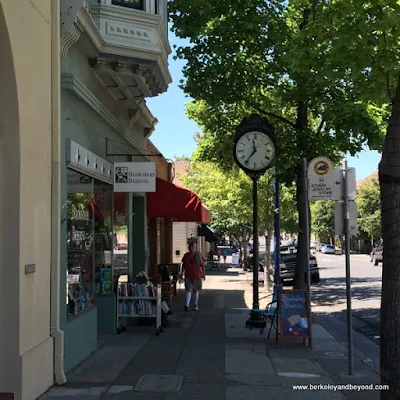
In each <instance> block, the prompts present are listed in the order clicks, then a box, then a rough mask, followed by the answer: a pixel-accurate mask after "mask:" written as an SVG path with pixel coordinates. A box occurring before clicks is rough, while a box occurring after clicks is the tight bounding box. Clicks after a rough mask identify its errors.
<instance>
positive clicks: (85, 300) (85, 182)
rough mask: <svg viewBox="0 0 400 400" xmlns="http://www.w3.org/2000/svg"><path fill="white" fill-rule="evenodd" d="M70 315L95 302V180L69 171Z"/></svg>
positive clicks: (68, 301) (68, 273)
mask: <svg viewBox="0 0 400 400" xmlns="http://www.w3.org/2000/svg"><path fill="white" fill-rule="evenodd" d="M67 192H68V197H67V205H68V210H67V259H68V265H67V271H66V273H67V288H66V289H67V315H68V318H71V317H73V316H75V315H77V314H79V313H80V312H82V311H85V310H86V309H88V308H90V307H91V306H92V305H93V303H94V290H93V284H94V262H93V261H94V260H93V239H94V220H93V216H94V213H93V205H94V203H93V179H91V178H89V177H87V176H86V175H83V174H80V173H78V172H75V171H72V170H68V177H67Z"/></svg>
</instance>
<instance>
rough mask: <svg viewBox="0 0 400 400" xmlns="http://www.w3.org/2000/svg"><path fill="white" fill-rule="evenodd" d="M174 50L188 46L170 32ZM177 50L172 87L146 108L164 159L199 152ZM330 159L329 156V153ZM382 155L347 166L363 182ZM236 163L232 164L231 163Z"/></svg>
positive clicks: (367, 153) (370, 153) (153, 138)
mask: <svg viewBox="0 0 400 400" xmlns="http://www.w3.org/2000/svg"><path fill="white" fill-rule="evenodd" d="M169 41H170V44H171V47H172V46H173V45H174V44H176V45H178V46H179V45H182V44H186V41H184V40H181V39H178V38H177V37H175V35H174V34H173V33H172V32H169ZM173 54H174V50H173V49H172V54H171V55H170V58H169V66H170V73H171V76H172V80H173V82H172V84H171V85H170V86H169V88H168V91H167V92H165V93H163V94H162V95H160V96H158V97H155V98H150V99H147V105H148V107H149V108H150V110H151V112H152V114H153V115H154V116H155V117H156V118H157V119H158V124H157V125H156V129H155V131H154V132H153V134H152V136H151V138H150V139H151V141H152V142H153V143H154V144H155V145H156V146H157V148H158V149H159V150H160V151H161V153H163V155H164V157H166V158H170V159H173V158H174V157H175V156H182V155H188V156H190V155H191V154H192V152H193V151H194V150H195V149H196V144H195V142H194V139H193V135H194V134H195V133H196V132H200V128H199V127H198V126H197V124H196V123H194V122H193V121H191V120H189V119H188V118H187V117H186V114H185V104H186V103H188V102H189V100H190V99H189V98H188V97H186V95H185V94H184V93H183V91H182V90H181V89H179V87H178V85H179V80H180V79H182V78H183V74H182V67H183V66H184V64H185V62H184V61H182V60H173V58H172V57H173ZM326 156H327V157H329V154H326ZM380 159H381V155H380V154H379V153H378V152H376V151H370V150H368V151H363V152H361V153H359V154H358V156H356V157H350V156H349V157H348V166H349V167H355V168H356V179H357V180H358V179H362V178H365V177H366V176H368V175H369V174H371V173H372V172H374V171H375V170H376V169H377V168H378V163H379V161H380ZM232 162H233V161H232Z"/></svg>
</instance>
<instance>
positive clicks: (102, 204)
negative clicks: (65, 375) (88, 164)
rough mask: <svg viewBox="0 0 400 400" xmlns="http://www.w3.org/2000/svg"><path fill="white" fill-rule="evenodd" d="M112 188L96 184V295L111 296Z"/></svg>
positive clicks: (103, 184) (97, 182) (96, 182)
mask: <svg viewBox="0 0 400 400" xmlns="http://www.w3.org/2000/svg"><path fill="white" fill-rule="evenodd" d="M112 201H113V190H112V186H110V185H107V184H105V183H103V182H100V181H97V180H95V182H94V210H93V211H94V226H95V230H94V231H95V244H94V246H95V293H96V294H110V293H112V292H113V285H112V256H113V228H112Z"/></svg>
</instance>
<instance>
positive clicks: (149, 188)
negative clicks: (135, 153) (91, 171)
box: [114, 161, 156, 193]
mask: <svg viewBox="0 0 400 400" xmlns="http://www.w3.org/2000/svg"><path fill="white" fill-rule="evenodd" d="M155 191H156V163H155V162H151V161H148V162H116V163H114V192H125V193H148V192H155Z"/></svg>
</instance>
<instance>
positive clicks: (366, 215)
mask: <svg viewBox="0 0 400 400" xmlns="http://www.w3.org/2000/svg"><path fill="white" fill-rule="evenodd" d="M356 203H357V209H358V227H359V230H360V233H363V234H364V235H365V236H366V237H367V238H369V239H372V240H374V241H376V240H378V239H380V237H381V236H382V224H381V199H380V187H379V181H378V177H377V176H374V177H372V178H370V179H367V180H365V181H364V182H362V183H361V185H360V187H359V188H358V190H357V198H356Z"/></svg>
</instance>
